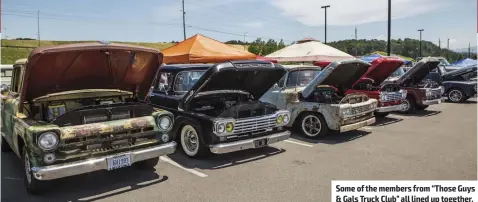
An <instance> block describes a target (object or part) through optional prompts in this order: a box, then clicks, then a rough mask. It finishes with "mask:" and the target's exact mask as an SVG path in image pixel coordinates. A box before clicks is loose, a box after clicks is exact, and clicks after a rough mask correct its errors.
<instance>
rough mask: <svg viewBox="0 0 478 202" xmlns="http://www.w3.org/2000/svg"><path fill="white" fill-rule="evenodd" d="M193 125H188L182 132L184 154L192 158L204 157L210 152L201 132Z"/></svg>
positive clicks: (181, 139)
mask: <svg viewBox="0 0 478 202" xmlns="http://www.w3.org/2000/svg"><path fill="white" fill-rule="evenodd" d="M196 128H198V127H194V126H193V125H189V124H186V125H184V126H183V127H182V128H181V130H180V134H179V135H180V137H179V138H180V141H181V148H182V150H183V152H184V153H185V154H186V155H188V156H189V157H191V158H197V157H203V156H207V155H209V154H210V150H208V148H206V146H205V145H204V143H203V142H202V140H201V138H199V135H200V134H199V132H198V130H197V129H196Z"/></svg>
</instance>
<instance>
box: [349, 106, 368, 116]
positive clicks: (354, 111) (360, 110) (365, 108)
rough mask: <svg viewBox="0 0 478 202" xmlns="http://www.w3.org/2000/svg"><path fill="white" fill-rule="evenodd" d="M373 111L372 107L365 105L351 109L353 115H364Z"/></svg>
mask: <svg viewBox="0 0 478 202" xmlns="http://www.w3.org/2000/svg"><path fill="white" fill-rule="evenodd" d="M370 109H371V105H363V106H358V107H352V109H351V111H352V112H351V113H352V114H354V115H355V114H362V113H365V112H368V111H370Z"/></svg>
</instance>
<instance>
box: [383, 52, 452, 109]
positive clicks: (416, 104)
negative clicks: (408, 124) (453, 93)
mask: <svg viewBox="0 0 478 202" xmlns="http://www.w3.org/2000/svg"><path fill="white" fill-rule="evenodd" d="M439 63H440V61H439V60H438V59H437V58H432V57H427V58H424V59H422V60H420V61H419V62H417V63H416V64H415V66H413V67H412V68H411V69H410V70H408V71H407V72H404V71H403V69H399V70H397V71H395V73H394V74H392V77H390V78H388V79H387V80H385V82H384V84H389V83H391V84H398V85H400V88H402V89H404V90H407V98H406V99H405V100H404V102H403V107H402V109H401V110H400V112H402V113H411V112H413V111H415V110H423V109H426V108H427V107H428V106H430V105H434V104H440V103H441V102H442V98H441V95H442V94H443V93H444V91H445V88H444V87H443V86H440V85H439V84H438V83H437V82H434V81H431V80H424V78H425V76H426V75H427V74H428V73H430V71H433V70H434V69H436V68H438V64H439Z"/></svg>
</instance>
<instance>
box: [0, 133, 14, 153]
mask: <svg viewBox="0 0 478 202" xmlns="http://www.w3.org/2000/svg"><path fill="white" fill-rule="evenodd" d="M1 147H2V152H10V151H12V148H11V147H10V145H8V142H7V141H6V140H5V138H4V137H2V145H1Z"/></svg>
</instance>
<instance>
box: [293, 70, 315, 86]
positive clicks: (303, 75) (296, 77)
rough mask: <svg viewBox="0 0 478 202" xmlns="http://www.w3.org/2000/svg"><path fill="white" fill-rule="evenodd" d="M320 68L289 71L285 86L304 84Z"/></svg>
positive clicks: (310, 79) (312, 77) (308, 81)
mask: <svg viewBox="0 0 478 202" xmlns="http://www.w3.org/2000/svg"><path fill="white" fill-rule="evenodd" d="M319 72H320V70H319V69H317V70H299V71H293V72H290V73H289V78H288V79H287V85H286V86H287V87H296V86H306V85H307V84H309V83H310V82H311V81H312V79H314V78H315V76H317V74H319Z"/></svg>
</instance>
